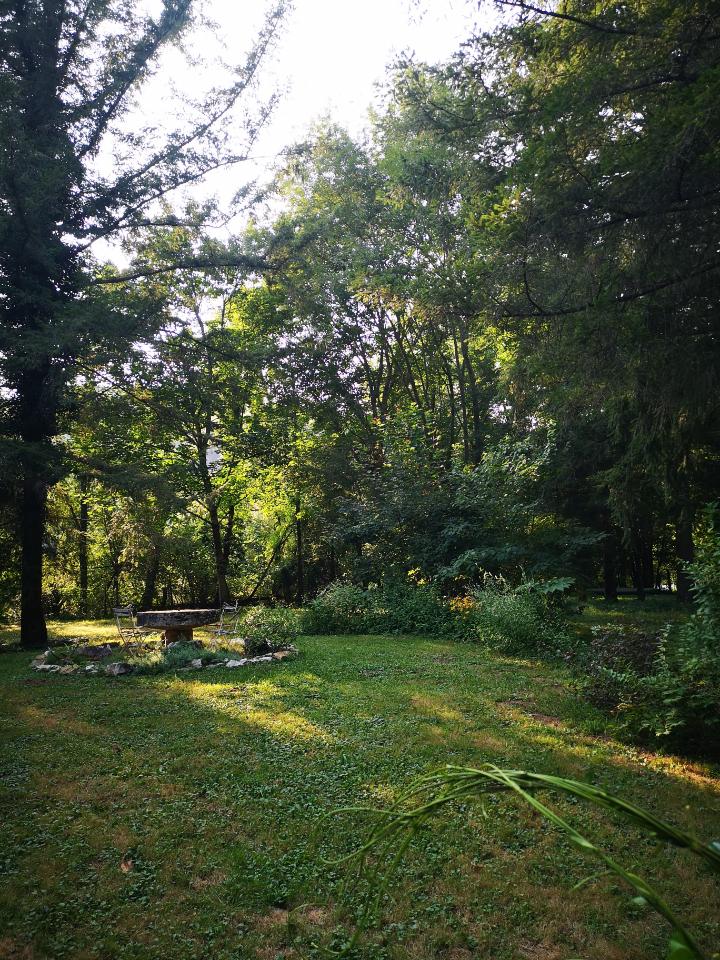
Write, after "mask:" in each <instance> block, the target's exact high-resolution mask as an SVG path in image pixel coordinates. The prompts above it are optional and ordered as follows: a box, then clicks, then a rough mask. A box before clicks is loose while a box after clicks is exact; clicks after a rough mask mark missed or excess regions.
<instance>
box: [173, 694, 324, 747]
mask: <svg viewBox="0 0 720 960" xmlns="http://www.w3.org/2000/svg"><path fill="white" fill-rule="evenodd" d="M172 689H173V690H174V691H175V692H179V693H182V695H183V696H185V697H187V698H188V699H189V700H197V701H201V702H202V704H203V706H204V707H210V708H211V709H212V710H215V711H217V712H218V713H223V714H225V715H227V716H229V717H233V718H234V719H238V720H241V721H242V723H243V724H247V725H248V726H252V727H255V728H258V729H261V730H265V731H267V732H268V733H271V734H273V735H274V736H280V737H289V738H291V739H293V740H304V741H317V742H320V743H326V744H330V743H332V742H333V739H334V738H333V737H332V736H331V735H330V734H329V733H328V732H327V731H325V730H323V729H322V728H321V727H319V726H318V725H317V724H315V723H313V722H312V721H310V720H308V719H307V718H306V717H304V716H302V714H300V713H297V712H295V711H292V710H287V709H282V708H280V707H278V708H277V709H272V708H268V707H264V706H261V705H259V703H257V702H256V703H253V699H260V698H262V697H263V696H264V697H267V696H268V695H269V694H271V693H273V694H274V693H275V690H274V686H273V684H272V683H270V682H266V683H264V684H262V683H261V684H257V687H256V689H255V690H254V691H253V694H254V696H253V698H252V699H244V698H243V697H242V696H241V693H242V692H244V691H237V695H236V696H233V695H232V694H233V692H234V690H236V689H237V688H233V686H232V685H231V684H222V685H219V684H217V683H202V682H198V681H191V682H185V683H183V682H182V681H179V682H177V683H176V684H174V685H173V688H172ZM223 694H224V695H223ZM258 695H259V696H258Z"/></svg>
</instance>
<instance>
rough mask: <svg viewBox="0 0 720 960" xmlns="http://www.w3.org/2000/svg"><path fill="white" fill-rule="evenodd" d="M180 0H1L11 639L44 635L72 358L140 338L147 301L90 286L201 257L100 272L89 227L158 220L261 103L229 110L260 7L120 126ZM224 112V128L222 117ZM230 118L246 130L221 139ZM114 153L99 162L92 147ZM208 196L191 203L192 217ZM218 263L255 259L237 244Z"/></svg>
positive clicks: (252, 57)
mask: <svg viewBox="0 0 720 960" xmlns="http://www.w3.org/2000/svg"><path fill="white" fill-rule="evenodd" d="M192 14H193V3H192V0H162V5H161V9H160V12H159V14H158V15H157V16H155V17H153V16H148V15H145V14H144V13H143V5H142V4H141V3H140V2H136V0H87V2H81V0H4V2H3V3H2V4H1V5H0V305H1V306H0V309H2V326H1V328H0V381H1V383H2V386H3V388H4V391H5V392H6V394H7V395H8V397H9V401H8V408H9V409H8V415H7V417H6V418H5V422H4V424H3V435H4V436H3V439H4V446H3V457H4V459H5V460H6V461H8V462H9V464H10V465H11V467H12V469H17V471H18V472H19V474H20V477H21V480H20V495H19V504H18V517H19V519H18V527H19V535H20V542H21V551H22V561H21V643H22V644H23V646H26V647H38V646H42V645H44V644H45V642H46V629H45V623H44V616H43V610H42V560H43V536H44V529H45V513H46V501H47V490H48V487H49V486H50V485H51V484H52V483H53V482H55V480H56V479H57V478H58V476H59V475H60V473H61V470H62V466H61V459H62V457H61V450H60V449H59V445H58V443H57V440H56V438H57V435H58V429H59V426H58V419H59V417H60V416H61V415H62V414H63V413H64V412H67V410H68V408H69V406H70V405H71V404H72V399H71V392H72V385H73V380H74V377H75V376H76V374H77V371H78V369H79V368H78V363H79V362H80V361H81V360H82V359H83V358H86V359H87V358H88V357H89V356H91V355H92V354H94V353H97V351H103V350H108V349H109V348H110V347H111V345H112V344H113V342H117V341H118V340H120V341H124V342H128V341H131V340H132V339H134V338H135V337H137V335H138V334H139V332H140V331H142V330H143V327H144V325H145V324H146V323H147V314H146V313H145V312H144V311H143V309H141V308H140V307H141V304H139V303H137V302H133V297H132V296H130V297H127V296H124V297H117V296H106V295H104V293H103V291H104V290H107V289H112V288H114V287H117V286H118V285H124V284H127V283H131V282H132V281H134V280H137V279H138V278H139V277H142V276H147V275H162V274H164V273H166V272H168V271H173V270H177V269H181V268H186V269H195V270H197V269H203V268H205V267H206V266H207V265H208V261H207V260H206V259H204V258H203V257H202V256H200V257H191V258H190V259H189V260H182V259H180V258H176V257H173V256H172V254H171V253H170V255H169V257H168V260H167V261H165V262H163V263H159V264H156V265H154V266H153V267H151V268H149V267H139V268H136V269H133V268H132V267H131V268H130V270H129V271H126V272H125V273H122V272H118V271H115V270H108V269H106V270H104V271H101V272H98V271H97V269H96V267H95V265H94V262H93V259H92V255H91V250H92V245H93V244H94V243H95V242H96V241H98V240H104V241H110V240H112V239H113V238H118V237H120V236H123V235H126V233H127V231H131V230H134V229H138V228H144V229H154V228H157V227H162V226H163V225H166V224H167V221H168V215H167V213H164V212H163V211H162V210H161V209H160V208H159V203H160V201H161V200H163V199H164V198H167V197H168V196H169V195H170V194H171V193H172V192H173V191H175V190H178V189H179V188H181V187H184V186H189V185H191V184H194V183H197V182H198V181H199V180H201V179H202V178H203V177H205V176H207V175H208V174H209V173H211V172H212V171H213V170H217V169H219V168H220V167H224V166H228V165H230V164H233V163H236V162H238V161H239V160H242V159H243V158H244V157H245V156H247V150H248V147H249V144H250V143H252V141H253V139H254V137H255V136H256V134H257V131H258V129H259V127H260V126H261V124H262V121H263V119H264V117H265V116H267V112H268V109H269V107H270V104H268V103H266V104H262V105H260V106H259V107H258V108H257V109H256V110H255V111H254V114H255V115H254V116H250V115H246V118H245V122H244V123H240V122H239V121H238V119H237V113H238V108H239V106H240V105H241V101H242V98H243V95H244V94H246V93H249V92H251V91H252V88H253V82H254V80H255V78H256V75H257V73H258V69H259V67H260V64H261V63H262V61H263V58H264V56H265V54H266V53H267V51H268V49H269V47H270V45H271V43H272V40H273V37H274V35H275V33H276V30H277V28H278V25H279V23H280V21H281V18H282V15H283V5H282V3H280V4H278V5H277V6H276V7H275V8H274V9H272V10H271V11H270V13H269V14H268V16H267V19H266V22H265V24H264V26H263V28H262V30H261V31H260V33H259V35H258V37H257V40H256V42H255V44H254V46H253V48H252V50H251V52H250V54H249V56H248V58H247V60H246V62H245V63H244V64H243V65H242V66H241V67H239V68H237V69H236V70H235V71H234V73H233V75H232V76H231V77H230V79H229V81H228V82H227V84H225V85H223V86H220V87H218V88H216V89H213V90H212V91H210V93H209V94H208V95H207V97H205V98H204V100H203V102H201V103H195V104H191V103H188V105H187V111H186V116H187V120H186V122H185V123H183V124H182V125H179V126H178V127H176V128H175V129H174V130H171V131H170V132H168V133H163V130H162V128H161V126H159V125H158V126H156V127H154V128H153V127H150V128H146V129H141V128H140V126H139V125H137V124H136V126H135V127H132V126H128V125H124V120H125V118H127V116H128V114H129V112H130V110H131V107H132V105H133V103H134V102H135V99H136V97H137V95H138V92H139V90H140V88H141V86H142V84H143V82H144V81H145V80H146V79H147V78H148V77H149V75H150V74H151V72H152V70H153V68H154V67H155V66H156V65H157V63H158V60H159V58H160V55H161V52H162V51H163V50H164V49H165V48H166V47H167V46H168V45H169V44H171V43H174V42H176V41H178V40H179V38H181V37H182V36H183V34H185V33H186V32H187V31H188V29H189V28H190V26H191V25H192V23H193V19H192ZM231 121H234V122H235V127H234V128H232V127H231ZM231 129H240V130H242V131H243V132H244V136H243V137H240V138H238V137H233V136H231V134H230V131H231ZM103 149H104V150H106V151H108V150H109V151H110V152H111V154H112V163H107V162H105V163H103V162H102V157H101V151H102V150H103ZM209 213H210V210H209V209H205V210H201V211H199V212H198V214H197V217H196V220H198V221H201V220H203V219H204V218H206V217H207V216H208V215H209ZM224 255H225V257H226V260H227V261H228V262H231V263H234V264H236V265H242V266H244V267H246V268H257V267H258V266H259V265H260V264H261V260H260V259H259V258H258V257H255V256H253V255H251V254H247V253H243V252H242V251H239V250H232V251H230V252H228V251H225V254H224Z"/></svg>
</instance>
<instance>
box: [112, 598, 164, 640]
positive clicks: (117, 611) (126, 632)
mask: <svg viewBox="0 0 720 960" xmlns="http://www.w3.org/2000/svg"><path fill="white" fill-rule="evenodd" d="M113 616H114V617H115V623H116V625H117V629H118V633H119V634H120V640H121V641H122V644H123V646H124V647H125V648H126V649H131V648H132V645H133V643H137V641H138V640H143V639H144V638H146V637H147V636H148V634H150V633H157V630H153V629H152V628H151V627H139V626H138V625H137V621H136V620H135V608H134V607H133V605H132V604H129V605H128V606H127V607H113Z"/></svg>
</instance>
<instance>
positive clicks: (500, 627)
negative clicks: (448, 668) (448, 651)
mask: <svg viewBox="0 0 720 960" xmlns="http://www.w3.org/2000/svg"><path fill="white" fill-rule="evenodd" d="M553 593H554V591H553V590H551V589H544V585H543V584H536V583H534V582H524V583H522V584H521V585H520V586H519V587H511V586H510V585H509V584H508V583H507V582H506V581H505V580H504V579H503V578H502V577H492V576H490V575H486V577H485V582H484V585H483V587H482V588H481V589H477V590H475V591H474V592H473V598H474V601H475V607H474V610H473V612H472V614H471V620H472V625H473V628H474V631H475V633H476V639H478V640H481V641H482V642H484V643H487V644H488V645H489V646H492V647H497V648H499V649H501V650H506V651H507V652H508V653H520V654H523V653H530V654H537V653H540V652H543V651H547V650H550V649H552V648H553V647H555V646H557V645H558V644H559V643H560V639H561V637H562V635H563V622H562V618H561V614H560V610H559V608H556V607H555V605H554V601H553V599H552V598H553Z"/></svg>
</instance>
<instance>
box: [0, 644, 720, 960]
mask: <svg viewBox="0 0 720 960" xmlns="http://www.w3.org/2000/svg"><path fill="white" fill-rule="evenodd" d="M301 650H302V656H301V657H300V659H298V660H297V661H294V662H283V663H279V664H268V665H264V666H258V667H254V668H243V669H239V670H234V671H229V670H224V669H213V670H205V671H202V672H201V673H197V674H195V673H184V674H179V675H161V676H151V677H133V676H129V677H121V678H117V679H111V678H77V679H76V678H73V677H51V678H48V679H47V681H46V682H42V683H40V684H37V683H35V682H33V683H27V682H26V681H35V680H36V679H37V678H36V677H34V676H32V674H31V673H30V671H29V670H28V662H29V657H28V656H27V655H26V654H23V655H14V656H11V657H5V658H3V661H2V663H0V671H1V672H2V677H0V683H2V685H3V713H4V714H5V715H6V721H5V724H4V727H3V731H4V737H5V741H6V746H7V747H8V748H9V749H8V750H7V752H6V754H5V755H6V757H7V760H6V762H5V763H4V767H5V772H6V774H7V781H6V789H5V792H4V794H3V797H2V801H1V803H2V815H3V819H4V822H5V823H6V829H5V831H4V836H3V837H0V846H1V847H2V848H3V849H2V859H0V863H1V864H3V865H4V867H5V872H6V878H7V879H8V884H7V885H6V887H5V892H4V893H3V894H1V895H0V917H1V918H2V919H3V921H4V925H5V926H6V928H7V929H8V930H9V931H11V936H12V938H13V942H14V943H16V944H18V945H19V947H18V949H19V948H20V947H21V948H22V949H25V948H26V947H31V948H32V949H33V950H34V951H35V954H36V956H52V957H62V956H78V957H80V956H85V955H87V956H103V957H106V956H107V957H115V956H118V957H119V956H131V957H139V958H151V957H152V958H154V957H157V956H170V955H171V956H173V957H176V958H186V957H187V958H190V957H194V956H197V955H198V951H200V950H205V951H206V955H212V956H213V957H214V958H223V957H226V956H227V957H228V958H230V957H233V956H235V957H238V956H242V957H245V956H247V957H252V956H259V957H265V956H268V957H273V958H274V957H275V956H276V955H277V954H278V953H280V952H282V953H283V955H284V956H288V957H289V956H292V955H293V951H294V950H295V946H294V943H293V936H295V934H293V933H292V930H291V926H292V925H290V926H289V925H288V923H286V922H285V921H283V922H277V923H276V922H275V921H276V920H278V916H280V917H283V916H284V917H285V918H286V919H287V911H288V910H289V909H290V908H294V907H298V906H299V905H300V904H303V903H313V904H316V905H319V906H322V908H323V910H324V912H323V913H322V917H323V919H322V924H321V925H323V926H326V925H331V924H332V922H334V920H333V914H332V908H333V906H334V905H335V904H336V903H337V901H338V897H339V882H340V880H341V878H342V871H341V870H338V869H336V868H332V867H328V865H327V864H326V863H325V862H324V859H323V858H336V857H338V856H340V855H342V854H344V853H347V852H349V851H350V850H351V849H352V848H353V846H354V844H355V843H356V842H357V838H358V836H359V832H358V831H360V830H361V828H362V823H363V822H362V820H353V819H350V820H346V819H343V820H333V821H329V822H328V823H327V824H326V825H325V826H324V827H323V829H322V831H321V833H320V834H319V835H318V836H316V837H313V836H312V833H313V830H314V828H315V827H316V825H317V823H318V821H319V819H320V817H321V815H322V814H324V813H326V812H327V811H329V810H332V809H333V808H336V807H340V806H343V805H347V804H357V803H363V804H371V805H377V804H386V803H388V802H390V801H391V800H392V799H393V798H394V797H395V796H396V795H397V794H398V792H399V791H400V790H402V789H403V788H404V787H406V786H407V785H408V783H409V782H410V780H411V779H412V778H413V777H414V776H416V775H418V774H420V773H423V772H426V771H427V770H429V769H431V768H432V767H434V766H438V765H441V764H443V763H446V762H452V763H458V764H463V763H467V764H478V763H482V762H486V761H491V762H494V763H498V764H501V765H506V766H516V767H525V768H528V769H535V770H538V771H541V772H552V773H556V774H558V775H561V776H571V777H576V778H579V779H589V780H592V781H593V782H595V783H598V784H600V785H602V786H603V787H605V788H607V789H610V790H612V791H614V792H618V793H621V794H623V795H625V796H627V797H628V798H630V799H632V800H634V801H635V802H638V803H639V804H641V805H644V806H647V807H649V808H650V809H653V810H654V811H655V812H656V813H658V814H659V815H661V816H665V817H666V818H668V819H670V820H672V821H674V822H677V823H678V824H679V825H681V826H683V827H685V828H689V829H692V830H694V831H695V832H697V833H699V834H700V835H702V836H705V837H706V838H711V837H713V836H718V835H720V809H719V808H718V804H717V798H718V793H717V790H718V785H717V782H716V781H715V780H713V771H712V770H711V769H710V768H701V767H695V766H693V768H692V769H691V768H690V767H688V766H685V765H683V764H682V762H681V761H677V760H673V759H672V758H662V757H658V756H653V755H650V754H643V753H641V752H638V751H633V750H631V749H629V748H626V747H622V746H620V745H619V744H616V743H614V742H612V741H608V740H605V739H602V738H600V737H597V736H595V735H593V734H592V733H590V732H588V729H587V727H588V726H590V727H591V726H592V722H593V716H594V715H593V713H592V711H590V710H588V711H586V712H584V711H583V710H582V709H579V708H578V706H577V704H576V703H575V702H574V701H573V700H572V697H571V695H570V694H569V692H568V691H567V690H566V689H565V687H564V681H565V678H564V676H563V674H562V673H561V672H560V671H558V670H555V669H553V668H550V667H548V666H547V665H542V664H533V663H531V662H528V661H518V660H511V659H508V658H497V657H491V656H489V655H485V654H483V653H482V651H480V650H478V649H477V648H471V647H466V646H458V645H454V644H450V643H440V642H437V643H436V642H432V641H428V640H418V639H407V638H402V639H399V638H392V639H387V638H377V637H373V638H367V637H364V638H355V637H353V638H347V637H341V638H305V639H304V640H303V641H302V642H301ZM543 718H544V719H543ZM549 721H553V722H552V723H550V722H549ZM673 764H675V765H673ZM487 812H488V814H489V815H488V818H485V817H484V816H482V815H481V811H480V810H479V808H478V809H476V810H472V811H468V810H458V811H455V812H453V813H452V814H451V815H450V816H449V817H448V818H447V820H446V821H444V822H443V823H441V824H438V825H437V826H436V828H435V829H434V830H433V831H432V832H431V833H430V834H429V835H428V836H425V837H422V838H420V839H419V840H418V846H417V849H416V850H414V851H412V852H411V855H410V857H409V859H408V867H407V869H406V871H405V872H404V874H403V878H402V882H401V884H400V886H399V888H398V890H397V891H396V893H397V901H396V903H395V905H394V906H392V907H391V908H389V910H390V912H389V917H388V923H390V924H394V925H395V926H394V927H393V930H394V931H395V932H394V936H395V937H396V939H397V941H398V944H399V946H398V947H397V950H398V951H400V952H395V953H393V954H392V956H394V957H402V956H408V957H409V956H413V957H419V958H421V960H424V958H425V957H428V958H430V957H439V956H445V955H450V954H451V951H453V950H455V951H456V954H455V955H456V956H457V957H462V956H463V954H462V953H457V951H462V950H472V952H473V953H474V954H475V955H480V956H482V955H483V953H482V951H485V955H491V956H493V957H497V958H501V957H508V958H510V957H519V956H531V955H532V954H530V953H528V952H527V951H528V950H529V948H528V947H526V946H523V944H527V943H533V944H539V945H540V946H538V947H537V949H543V950H545V953H537V954H536V955H537V956H541V955H542V956H552V955H553V953H552V950H554V949H555V947H554V946H553V944H555V945H557V944H565V945H567V949H569V950H574V951H575V953H573V954H572V955H582V956H583V957H585V958H587V960H594V958H599V957H601V956H603V957H606V956H612V955H613V952H612V951H613V950H616V951H617V950H622V951H624V952H620V953H616V955H617V956H622V957H624V958H627V960H630V958H650V957H654V956H656V955H657V950H658V949H659V944H661V943H662V936H663V935H664V933H665V930H664V929H662V927H661V925H660V924H659V923H658V921H656V920H655V918H651V917H648V916H647V915H643V914H642V912H641V911H638V910H630V909H629V908H628V907H627V904H626V902H625V901H624V900H622V899H621V898H620V899H619V898H617V897H614V896H613V895H611V892H610V891H609V890H607V889H606V888H603V891H602V896H600V895H599V894H598V891H597V890H596V889H595V888H594V887H593V886H592V885H589V889H585V888H583V890H580V891H577V892H571V891H570V887H571V886H572V885H573V884H574V883H575V882H577V881H578V880H580V879H582V878H583V877H586V876H587V874H588V873H590V872H592V869H593V868H592V866H590V867H589V866H588V864H587V862H586V861H584V860H583V859H582V858H581V857H579V856H578V855H577V854H575V853H574V852H573V851H572V850H570V849H568V848H567V845H566V844H565V843H564V841H563V840H562V839H561V838H559V837H558V836H557V834H555V833H554V832H553V831H550V830H548V829H546V828H545V827H542V828H538V825H537V823H536V822H534V821H533V818H532V816H531V815H528V814H527V813H525V812H523V811H518V810H516V809H515V808H513V807H512V805H511V804H507V803H505V802H503V801H500V802H497V803H496V802H495V801H493V803H492V804H491V805H490V807H489V810H488V811H487ZM569 812H570V813H571V814H573V815H574V816H578V815H580V816H581V817H582V818H583V820H582V822H583V825H584V826H585V827H587V828H588V829H590V830H591V832H593V833H594V835H595V836H596V837H598V838H599V839H601V840H604V841H607V842H608V843H609V844H611V845H612V846H614V847H615V848H616V850H617V849H618V848H619V854H620V856H621V858H622V859H623V860H625V861H626V862H627V861H628V859H629V860H631V861H632V862H633V863H634V865H635V866H636V867H637V868H638V870H639V871H640V872H645V873H647V874H648V875H654V876H655V877H656V879H657V880H658V883H659V885H660V886H661V887H662V888H663V889H666V890H667V892H668V895H669V897H670V899H672V900H673V902H674V903H675V904H676V905H677V906H678V908H679V909H680V910H682V907H683V905H685V906H686V907H687V908H688V909H689V910H690V913H691V914H692V913H693V911H694V915H690V916H688V914H687V911H686V912H685V916H688V919H689V920H690V922H693V920H694V921H695V922H696V923H698V924H699V925H700V928H701V929H700V930H699V934H700V936H701V937H703V935H704V936H705V938H706V939H708V940H709V939H710V938H711V936H713V935H716V934H718V932H719V931H718V928H717V921H716V916H717V913H713V906H715V909H716V910H717V908H718V906H720V904H719V903H718V902H717V899H713V897H714V894H713V892H712V891H709V890H708V882H707V877H704V878H703V877H700V878H698V877H697V875H696V874H695V873H693V872H692V868H691V867H690V866H688V865H687V864H686V863H685V862H684V861H683V860H682V857H681V856H679V855H674V856H671V857H668V856H667V855H666V853H665V852H664V851H662V850H658V849H657V848H656V847H655V846H654V845H652V844H649V843H648V842H646V841H645V840H641V841H639V842H638V841H637V839H636V838H635V837H634V836H633V835H632V834H628V833H627V832H623V831H621V832H620V833H617V832H616V831H615V830H614V829H613V828H612V827H611V826H609V825H608V823H607V821H605V820H604V819H603V818H602V817H601V816H600V815H599V814H597V813H596V812H586V811H584V810H577V809H575V810H573V809H572V808H570V809H569ZM468 822H469V823H470V828H469V829H468ZM123 863H125V864H126V866H127V864H128V863H130V864H131V866H130V867H128V868H127V869H123V867H122V864H123ZM551 890H552V891H554V892H553V894H552V896H550V895H549V893H548V891H551ZM29 891H32V896H30V897H29V896H28V892H29ZM563 892H564V898H561V896H560V894H561V893H563ZM709 894H710V895H709ZM561 899H562V902H563V906H562V907H559V906H558V903H559V901H560V900H561ZM711 901H712V902H711ZM328 908H329V909H328ZM348 910H349V913H348V912H347V911H348ZM343 911H344V912H343ZM343 911H341V913H340V914H338V915H337V916H336V917H335V920H337V919H338V917H339V918H340V919H342V920H343V923H348V922H349V919H350V916H351V914H352V908H351V907H348V905H347V904H346V905H345V907H344V908H343ZM273 918H274V919H273ZM296 932H297V931H296ZM315 935H316V938H317V936H320V933H319V932H318V931H315ZM303 936H304V934H303ZM378 937H379V938H380V940H381V939H382V933H379V934H378ZM474 943H477V944H479V946H477V947H476V946H470V947H468V944H474ZM422 944H426V945H422ZM613 944H614V945H615V946H613ZM421 945H422V946H421ZM381 946H382V945H381V944H380V946H379V947H378V949H380V947H381ZM533 949H535V948H533ZM523 950H525V953H523ZM88 951H89V952H88ZM263 951H265V952H263ZM268 951H270V952H268ZM273 951H274V952H273ZM403 951H405V952H403ZM603 951H604V952H603ZM1 952H2V951H1V950H0V953H1ZM469 955H472V954H469ZM560 955H561V954H558V956H560ZM374 956H385V954H382V953H376V954H375V955H374ZM387 956H390V954H389V953H388V954H387Z"/></svg>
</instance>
